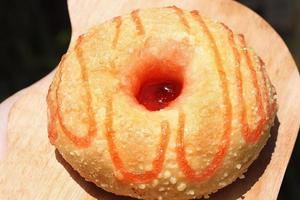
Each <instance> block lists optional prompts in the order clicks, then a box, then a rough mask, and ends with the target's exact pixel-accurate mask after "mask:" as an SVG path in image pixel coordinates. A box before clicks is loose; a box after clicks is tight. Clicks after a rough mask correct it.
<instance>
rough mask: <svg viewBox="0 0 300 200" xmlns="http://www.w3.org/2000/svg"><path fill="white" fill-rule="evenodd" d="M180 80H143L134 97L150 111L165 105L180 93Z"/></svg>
mask: <svg viewBox="0 0 300 200" xmlns="http://www.w3.org/2000/svg"><path fill="white" fill-rule="evenodd" d="M181 90H182V82H181V81H178V80H152V81H147V82H144V83H143V84H142V85H141V86H140V89H139V91H138V93H137V95H136V99H137V100H138V102H139V103H140V104H142V105H144V106H145V107H146V108H147V109H148V110H150V111H156V110H160V109H163V108H165V107H167V106H168V105H169V104H170V103H171V102H172V101H173V100H175V99H176V98H177V97H178V96H179V95H180V93H181Z"/></svg>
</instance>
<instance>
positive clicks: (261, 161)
mask: <svg viewBox="0 0 300 200" xmlns="http://www.w3.org/2000/svg"><path fill="white" fill-rule="evenodd" d="M168 5H177V6H178V7H181V8H185V9H189V10H192V9H198V10H200V12H201V13H202V14H203V15H206V16H210V17H212V18H214V19H217V20H219V21H222V22H224V23H225V24H227V25H228V26H230V27H231V28H232V29H233V30H234V31H235V32H240V33H243V34H245V36H246V40H247V42H248V43H249V44H250V45H251V46H252V47H253V48H254V49H255V51H256V52H257V53H258V55H259V56H261V57H262V58H263V60H264V61H265V62H266V66H267V71H268V73H269V75H270V78H271V81H272V82H273V84H274V85H275V87H276V90H277V92H278V98H279V99H278V102H279V111H278V116H277V119H276V123H275V126H274V127H273V129H272V137H271V138H270V140H269V142H268V144H267V146H266V147H265V148H264V149H263V152H262V153H261V155H260V156H259V158H258V160H257V161H255V163H254V164H253V165H252V166H251V167H250V168H249V170H248V172H247V174H246V178H244V179H242V180H238V181H236V182H235V183H233V184H232V185H230V186H228V187H226V188H225V189H222V190H220V191H219V192H217V193H216V194H214V195H212V198H211V199H237V198H240V197H242V196H245V198H246V199H248V200H250V199H251V200H252V199H270V200H274V199H276V198H277V195H278V191H279V188H280V185H281V181H282V178H283V175H284V172H285V170H286V167H287V163H288V160H289V158H290V155H291V152H292V149H293V146H294V143H295V140H296V136H297V132H298V129H299V124H300V104H299V99H300V89H299V88H300V78H299V73H298V71H297V67H296V65H295V63H294V61H293V59H292V57H291V55H290V52H289V50H288V49H287V47H286V46H285V44H284V42H283V41H282V39H281V38H280V37H279V36H278V34H277V33H276V32H275V31H274V30H273V29H272V28H271V27H270V26H269V25H268V24H267V23H266V22H265V21H264V20H263V19H262V18H260V17H259V16H258V15H256V14H255V13H254V12H252V11H251V10H249V9H247V8H246V7H244V6H242V5H240V4H239V3H237V2H234V1H230V0H214V1H212V0H185V1H182V0H164V1H162V0H155V1H154V0H153V1H150V0H127V1H126V0H69V1H68V7H69V14H70V19H71V24H72V30H73V33H72V41H74V40H75V39H76V38H77V37H78V35H80V34H81V33H84V32H85V31H86V30H87V29H88V28H89V27H91V26H93V25H95V24H98V23H100V22H103V21H105V20H107V19H109V18H112V17H114V16H117V15H121V14H124V13H128V12H130V11H131V10H133V9H137V8H145V7H160V6H168ZM52 76H53V73H52V74H50V75H48V76H47V77H46V78H44V79H42V80H41V81H39V82H38V83H36V84H34V85H33V86H31V87H29V88H27V89H25V90H23V91H21V92H20V93H18V94H17V95H16V96H13V97H11V98H10V99H8V100H7V101H5V102H4V103H2V104H1V105H0V121H1V120H2V122H3V121H4V120H6V118H7V117H6V113H7V111H8V110H9V108H10V105H12V104H13V106H12V108H11V110H10V114H9V118H8V126H7V133H8V148H7V154H6V156H5V158H4V159H3V160H2V161H0V162H1V163H0V172H1V173H0V199H26V200H27V199H58V200H59V199H104V200H105V199H107V200H108V199H130V198H124V197H122V198H121V197H116V196H114V195H112V194H110V193H107V192H104V191H103V190H101V189H99V188H97V187H95V185H93V184H91V183H88V182H86V181H84V180H83V179H82V178H81V177H80V176H79V175H78V174H77V173H76V172H74V171H73V170H72V168H71V167H70V166H69V165H68V164H66V163H65V161H64V160H63V159H62V158H61V156H60V155H59V154H58V153H57V152H56V151H55V149H54V147H53V146H51V145H50V144H49V142H48V138H47V115H46V101H45V97H46V93H47V90H48V87H49V84H50V82H51V79H52ZM5 129H6V127H5V126H3V123H2V125H0V131H1V132H0V137H3V134H4V131H5ZM0 151H1V150H0Z"/></svg>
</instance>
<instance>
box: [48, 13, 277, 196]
mask: <svg viewBox="0 0 300 200" xmlns="http://www.w3.org/2000/svg"><path fill="white" fill-rule="evenodd" d="M153 85H154V86H155V87H156V86H157V85H158V87H160V86H161V85H163V88H164V89H165V90H168V91H169V89H170V88H171V89H172V90H174V91H175V92H174V93H172V94H171V96H167V97H165V96H160V97H159V99H157V98H156V97H157V96H158V94H157V93H156V92H154V93H153V91H152V89H153V87H154V86H153ZM166 85H169V86H170V85H171V86H170V87H169V86H168V88H166V87H165V86H166ZM152 86H153V87H152ZM155 87H154V89H155ZM145 88H146V89H145ZM149 88H150V89H149ZM149 91H150V95H148V93H149ZM151 91H152V93H151ZM155 91H156V90H155ZM164 92H165V91H163V92H160V93H163V95H165V93H164ZM160 93H159V94H160ZM147 95H148V96H147ZM152 97H153V98H152ZM275 97H276V93H275V89H274V87H273V86H272V84H271V82H270V80H269V78H268V76H267V74H266V71H265V69H264V64H263V62H262V60H261V59H260V58H259V57H258V56H257V55H256V54H255V53H254V51H253V50H252V49H250V48H248V47H247V45H246V42H245V39H244V37H243V35H236V34H233V32H232V31H231V30H230V29H229V28H228V27H227V26H226V25H224V24H222V23H219V22H215V21H212V20H210V19H208V18H205V17H203V16H201V14H200V13H199V12H197V11H191V12H187V11H183V10H181V9H179V8H177V7H168V8H156V9H145V10H136V11H133V12H132V13H130V14H129V15H125V16H122V17H116V18H114V19H112V20H111V21H108V22H105V23H103V24H100V25H98V26H95V27H93V28H92V29H91V30H89V31H88V32H87V33H86V34H84V35H82V36H80V37H79V38H78V40H77V41H76V43H75V44H74V45H73V46H72V47H71V48H70V49H69V50H68V52H67V53H66V54H65V55H64V56H63V58H62V60H61V62H60V65H59V68H58V70H57V72H56V75H55V77H54V80H53V82H52V84H51V87H50V89H49V93H48V97H47V103H48V114H49V117H48V118H49V127H48V130H49V139H50V142H51V143H52V144H53V145H55V147H56V148H57V149H58V151H59V152H60V153H61V155H62V156H63V157H64V159H66V161H68V163H70V164H71V166H72V167H73V168H74V169H75V170H76V171H78V172H79V173H80V174H81V176H83V177H84V178H85V179H86V180H88V181H92V182H94V183H95V184H96V185H97V186H99V187H101V188H103V189H104V190H107V191H110V192H113V193H115V194H119V195H126V196H132V197H136V198H142V199H192V198H198V197H202V196H205V195H209V194H210V193H212V192H215V191H217V190H218V189H220V188H222V187H225V186H226V185H228V184H230V183H232V182H233V181H234V180H235V179H236V178H238V177H239V176H241V175H242V174H243V173H244V172H245V171H246V170H247V168H248V167H249V165H250V164H251V163H252V162H253V161H254V160H255V159H256V158H257V156H258V155H259V152H260V151H261V149H262V148H263V146H264V145H265V144H266V141H267V139H268V138H269V136H270V128H271V126H272V124H273V122H274V118H275V115H276V111H277V104H276V99H275ZM153 99H154V100H153ZM155 100H158V102H155ZM153 102H154V103H153Z"/></svg>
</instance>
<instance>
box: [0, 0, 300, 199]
mask: <svg viewBox="0 0 300 200" xmlns="http://www.w3.org/2000/svg"><path fill="white" fill-rule="evenodd" d="M240 2H241V3H243V4H245V5H247V6H248V7H250V8H252V9H253V10H255V11H256V12H257V13H258V14H260V15H261V16H262V17H263V18H264V19H266V20H267V21H268V22H269V23H270V24H271V25H272V26H273V27H274V28H275V29H276V30H277V32H278V33H279V34H280V35H281V36H282V38H283V39H284V41H285V42H286V43H287V46H288V47H289V49H290V51H291V53H292V54H293V56H294V59H295V61H296V63H297V65H298V66H300V21H299V20H300V1H298V0H243V1H240ZM70 36H71V27H70V21H69V17H68V10H67V4H66V0H51V1H42V0H26V1H22V0H8V1H4V0H0V60H1V64H0V102H1V101H3V100H4V99H5V98H7V97H8V96H10V95H12V94H14V93H15V92H16V91H18V90H20V89H22V88H24V87H26V86H29V85H30V84H32V83H34V82H35V81H37V80H39V79H41V78H42V77H44V76H45V75H46V74H48V73H49V72H50V71H51V70H53V69H54V67H55V66H57V64H58V62H59V60H60V57H61V55H62V54H63V53H64V52H65V51H66V50H67V47H68V44H69V40H70ZM283 67H284V66H283ZM295 103H300V101H299V99H295ZM299 153H300V140H299V138H298V140H297V143H296V146H295V149H294V151H293V155H292V158H291V160H290V163H289V165H288V169H287V172H286V174H285V176H284V180H283V184H282V187H281V190H280V193H279V197H278V199H279V200H290V199H300V160H297V158H296V157H297V156H298V157H299V155H300V154H299Z"/></svg>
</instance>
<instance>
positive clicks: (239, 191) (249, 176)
mask: <svg viewBox="0 0 300 200" xmlns="http://www.w3.org/2000/svg"><path fill="white" fill-rule="evenodd" d="M279 125H280V123H279V121H278V118H277V117H276V119H275V122H274V126H273V127H272V129H271V137H270V139H269V140H268V142H267V144H266V146H265V147H264V148H263V150H262V151H261V153H260V155H259V157H258V159H256V160H255V161H254V162H253V163H252V165H251V166H250V167H249V169H248V171H247V172H246V173H245V176H246V178H244V179H238V180H236V181H235V182H234V183H232V184H231V185H229V186H227V187H225V188H223V189H221V190H219V191H218V192H217V193H215V194H212V195H211V197H210V200H224V199H226V200H235V199H238V198H242V199H243V195H244V194H246V192H247V191H248V190H250V189H251V187H252V186H253V185H254V184H255V183H256V182H257V181H258V180H259V178H260V177H261V176H262V174H263V173H264V171H265V169H266V168H267V166H268V164H269V163H270V160H271V157H272V153H273V151H274V149H275V145H276V140H277V135H278V128H279ZM55 156H56V159H57V161H58V162H59V163H60V164H62V165H63V167H64V168H65V169H66V170H67V171H68V173H69V174H70V176H71V177H72V178H73V179H74V180H75V181H76V182H77V183H78V184H79V185H80V186H81V187H82V189H84V190H85V191H86V192H87V193H88V194H90V195H91V196H93V197H94V198H96V199H101V200H111V199H114V200H117V199H119V200H133V198H130V197H122V196H116V195H114V194H112V193H109V192H106V191H105V190H103V189H101V188H99V187H97V186H96V185H95V184H94V183H91V182H88V181H86V180H85V179H84V178H82V177H81V176H80V175H79V173H78V172H76V171H75V170H74V169H73V168H72V167H71V165H70V164H69V163H67V162H66V161H65V160H64V158H63V157H62V156H61V155H60V154H59V152H58V150H55Z"/></svg>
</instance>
